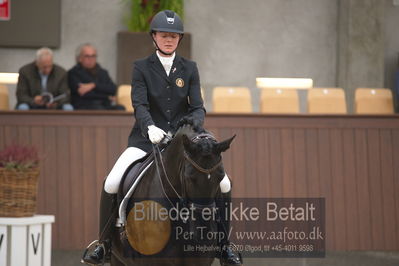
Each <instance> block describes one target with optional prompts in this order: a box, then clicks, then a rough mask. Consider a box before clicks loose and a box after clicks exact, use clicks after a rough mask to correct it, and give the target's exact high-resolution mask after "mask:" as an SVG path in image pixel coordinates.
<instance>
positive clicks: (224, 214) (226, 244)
mask: <svg viewBox="0 0 399 266" xmlns="http://www.w3.org/2000/svg"><path fill="white" fill-rule="evenodd" d="M220 195H221V196H219V198H217V199H216V204H217V207H218V209H219V210H220V212H219V213H220V221H219V222H218V231H219V232H224V236H225V237H224V238H223V239H221V240H220V248H221V251H220V254H219V256H220V265H221V266H237V265H242V258H241V254H239V253H236V252H234V250H233V248H232V247H233V245H232V244H231V243H230V241H229V239H228V237H229V236H228V234H229V232H230V202H231V192H227V193H220Z"/></svg>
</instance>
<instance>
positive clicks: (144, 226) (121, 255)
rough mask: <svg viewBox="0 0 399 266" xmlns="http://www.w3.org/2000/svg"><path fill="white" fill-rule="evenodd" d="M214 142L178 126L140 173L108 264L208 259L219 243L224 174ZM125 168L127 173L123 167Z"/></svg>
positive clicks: (221, 147)
mask: <svg viewBox="0 0 399 266" xmlns="http://www.w3.org/2000/svg"><path fill="white" fill-rule="evenodd" d="M233 139H234V136H233V137H232V138H230V139H228V140H225V141H222V142H218V141H216V139H215V138H214V137H213V136H212V135H211V134H209V133H207V132H201V133H200V132H195V131H194V130H193V129H192V127H191V126H188V125H185V126H183V127H181V128H180V129H179V130H178V131H177V133H176V134H175V136H174V137H173V139H172V140H171V141H170V143H169V145H168V146H167V147H166V148H165V149H164V151H162V153H160V152H159V153H158V152H157V150H156V149H155V148H154V153H155V154H156V159H155V160H154V163H152V164H151V165H150V166H149V167H148V170H147V171H146V172H145V173H144V174H143V176H142V178H141V181H140V183H139V184H138V185H137V187H136V189H135V190H134V192H133V195H132V196H131V197H130V199H129V204H128V208H127V211H126V217H127V218H126V224H125V225H124V226H123V227H122V229H121V230H119V231H118V230H116V232H115V233H114V237H113V242H112V255H111V265H160V266H162V265H165V266H166V265H174V266H178V265H181V266H183V265H187V266H188V265H190V266H196V265H198V266H199V265H201V266H204V265H211V264H212V262H213V260H214V257H215V255H216V253H217V251H218V250H217V248H218V247H219V242H218V240H219V239H218V237H219V233H218V230H217V225H216V220H217V217H218V214H217V208H215V206H216V205H215V199H216V198H217V195H218V193H220V188H219V183H220V181H221V180H222V179H223V177H224V176H225V171H224V168H223V163H222V157H221V153H222V152H224V151H226V150H227V149H228V148H229V147H230V144H231V142H232V140H233ZM127 174H128V173H127Z"/></svg>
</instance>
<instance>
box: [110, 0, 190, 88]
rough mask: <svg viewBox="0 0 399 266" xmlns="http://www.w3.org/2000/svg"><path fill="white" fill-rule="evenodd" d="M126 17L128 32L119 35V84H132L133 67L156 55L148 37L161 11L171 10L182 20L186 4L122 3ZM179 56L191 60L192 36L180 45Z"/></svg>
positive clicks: (176, 0)
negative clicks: (137, 62) (135, 62)
mask: <svg viewBox="0 0 399 266" xmlns="http://www.w3.org/2000/svg"><path fill="white" fill-rule="evenodd" d="M123 4H124V6H126V10H127V13H126V14H125V16H124V18H123V21H124V24H125V25H126V27H127V29H128V30H127V31H120V32H118V35H117V47H118V56H117V83H118V84H119V85H122V84H130V82H131V79H132V77H131V75H132V63H133V62H134V61H135V60H137V59H140V58H144V57H146V56H148V55H150V54H151V53H152V52H153V51H154V47H153V46H152V40H151V37H150V36H149V29H150V23H151V20H152V18H153V17H154V16H155V15H156V14H157V13H158V12H159V11H161V10H166V9H168V10H172V11H174V12H176V13H177V14H179V16H180V17H181V18H182V19H183V15H184V14H183V12H184V5H183V0H123ZM178 52H179V54H181V55H182V56H184V57H186V58H191V36H190V34H185V35H184V39H183V41H182V42H181V44H180V46H179V49H178Z"/></svg>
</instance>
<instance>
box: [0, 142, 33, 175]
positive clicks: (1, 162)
mask: <svg viewBox="0 0 399 266" xmlns="http://www.w3.org/2000/svg"><path fill="white" fill-rule="evenodd" d="M38 164H39V156H38V153H37V149H36V148H35V147H33V146H22V145H18V144H12V145H10V146H8V147H6V148H5V149H4V150H2V151H0V167H5V168H18V169H26V168H32V167H36V166H38Z"/></svg>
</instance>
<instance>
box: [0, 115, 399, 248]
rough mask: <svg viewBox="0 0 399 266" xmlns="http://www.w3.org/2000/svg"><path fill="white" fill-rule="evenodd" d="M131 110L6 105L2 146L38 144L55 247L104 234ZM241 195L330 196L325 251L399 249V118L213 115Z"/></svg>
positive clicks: (43, 202)
mask: <svg viewBox="0 0 399 266" xmlns="http://www.w3.org/2000/svg"><path fill="white" fill-rule="evenodd" d="M133 122H134V118H133V114H132V113H126V112H117V111H116V112H61V111H60V112H46V111H30V112H0V148H3V147H4V146H6V145H7V144H10V143H12V142H13V141H14V142H18V143H31V144H35V145H36V146H37V147H38V148H39V150H40V154H41V156H42V159H41V164H40V168H41V174H40V182H39V194H38V195H39V196H38V213H40V214H53V215H55V216H56V223H55V225H54V227H53V247H54V248H58V249H77V248H83V247H85V246H86V245H87V244H88V243H89V242H90V241H91V240H92V239H95V238H96V236H97V230H98V203H99V196H100V191H101V186H102V182H103V179H104V177H105V176H106V175H107V173H108V171H109V170H110V169H111V167H112V166H113V164H114V162H115V161H116V159H117V158H118V156H119V154H120V153H121V152H122V151H123V150H124V149H125V148H126V145H127V137H128V135H129V132H130V129H131V126H132V125H133ZM206 128H207V129H209V130H210V131H211V132H213V133H214V135H215V136H216V137H217V138H218V139H219V140H222V139H226V138H228V137H231V136H232V135H234V134H236V135H237V137H236V139H235V140H234V142H233V144H232V147H231V149H230V150H228V151H227V152H226V153H225V154H224V164H225V168H226V169H227V172H228V174H229V176H230V177H231V178H232V180H233V195H234V196H235V197H251V198H254V197H269V198H270V197H324V198H325V199H326V201H325V202H326V245H327V250H398V249H399V226H398V224H399V164H398V163H397V162H398V161H399V117H398V116H396V115H394V116H351V115H345V116H316V115H312V116H310V115H291V116H290V115H267V116H265V115H227V114H226V115H223V114H218V115H216V114H209V115H208V116H207V118H206Z"/></svg>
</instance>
